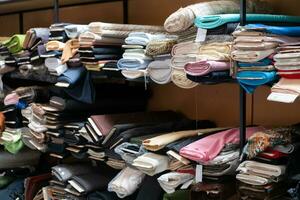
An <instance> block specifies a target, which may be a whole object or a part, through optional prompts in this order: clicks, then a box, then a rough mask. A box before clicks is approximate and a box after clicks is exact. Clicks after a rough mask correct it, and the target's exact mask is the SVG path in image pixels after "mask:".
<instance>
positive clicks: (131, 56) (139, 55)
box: [122, 51, 152, 60]
mask: <svg viewBox="0 0 300 200" xmlns="http://www.w3.org/2000/svg"><path fill="white" fill-rule="evenodd" d="M122 56H123V58H128V59H135V58H136V59H142V60H152V57H149V56H147V55H146V54H145V53H141V52H132V51H131V52H129V51H125V53H123V55H122Z"/></svg>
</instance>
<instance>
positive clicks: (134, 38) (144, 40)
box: [125, 32, 168, 46]
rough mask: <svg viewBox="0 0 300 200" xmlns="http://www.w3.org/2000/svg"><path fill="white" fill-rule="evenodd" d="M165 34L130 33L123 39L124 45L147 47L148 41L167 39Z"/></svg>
mask: <svg viewBox="0 0 300 200" xmlns="http://www.w3.org/2000/svg"><path fill="white" fill-rule="evenodd" d="M167 38H168V36H167V35H165V34H150V33H144V32H132V33H130V34H129V35H128V37H127V38H126V39H125V43H126V44H132V45H142V46H147V44H148V43H149V42H150V41H153V40H163V39H167Z"/></svg>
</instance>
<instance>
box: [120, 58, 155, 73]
mask: <svg viewBox="0 0 300 200" xmlns="http://www.w3.org/2000/svg"><path fill="white" fill-rule="evenodd" d="M150 62H151V60H142V59H137V58H122V59H120V60H119V61H118V64H117V65H118V68H119V69H120V70H123V69H126V70H139V69H146V68H147V67H148V64H149V63H150Z"/></svg>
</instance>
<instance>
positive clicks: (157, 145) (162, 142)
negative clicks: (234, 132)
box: [143, 128, 224, 151]
mask: <svg viewBox="0 0 300 200" xmlns="http://www.w3.org/2000/svg"><path fill="white" fill-rule="evenodd" d="M220 130H224V128H208V129H198V130H189V131H178V132H172V133H167V134H162V135H160V136H157V137H154V138H150V139H146V140H144V141H143V146H144V148H145V149H147V150H150V151H158V150H160V149H162V148H164V147H165V146H166V145H167V144H169V143H171V142H175V141H177V140H180V139H183V138H188V137H193V136H197V135H206V134H209V133H213V132H216V131H220Z"/></svg>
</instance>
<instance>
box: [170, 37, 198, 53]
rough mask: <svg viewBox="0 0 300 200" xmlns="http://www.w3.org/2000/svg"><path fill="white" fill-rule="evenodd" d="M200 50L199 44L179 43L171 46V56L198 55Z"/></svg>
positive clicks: (191, 42)
mask: <svg viewBox="0 0 300 200" xmlns="http://www.w3.org/2000/svg"><path fill="white" fill-rule="evenodd" d="M199 48H200V43H198V42H197V43H196V42H193V41H190V42H181V43H178V44H176V45H174V46H173V48H172V52H171V53H172V56H175V55H189V54H198V53H199Z"/></svg>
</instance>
